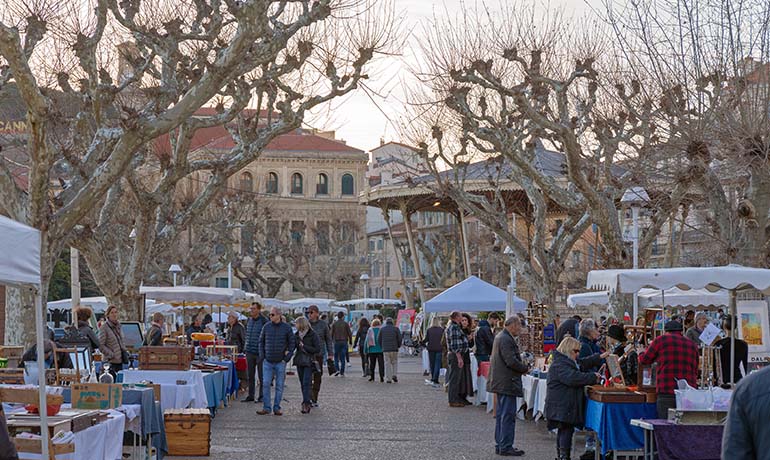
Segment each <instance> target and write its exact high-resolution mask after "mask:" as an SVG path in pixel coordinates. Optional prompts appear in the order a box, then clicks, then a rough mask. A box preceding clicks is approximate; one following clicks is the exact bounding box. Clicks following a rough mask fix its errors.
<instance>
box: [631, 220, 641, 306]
mask: <svg viewBox="0 0 770 460" xmlns="http://www.w3.org/2000/svg"><path fill="white" fill-rule="evenodd" d="M639 209H640V208H639V206H631V215H632V216H633V221H634V234H633V239H634V270H636V269H637V268H639ZM638 314H639V295H638V292H634V318H636V316H637V315H638Z"/></svg>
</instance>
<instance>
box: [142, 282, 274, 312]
mask: <svg viewBox="0 0 770 460" xmlns="http://www.w3.org/2000/svg"><path fill="white" fill-rule="evenodd" d="M139 292H141V293H142V294H144V295H146V296H147V297H149V298H152V299H155V301H156V302H167V303H178V304H184V306H191V307H192V306H204V305H205V306H209V305H213V306H218V305H221V306H231V305H243V306H246V305H248V304H249V303H250V302H251V301H252V300H254V299H256V300H259V296H257V295H256V294H247V293H246V292H244V291H242V290H241V289H234V288H214V287H199V286H175V287H153V286H142V287H141V288H140V289H139Z"/></svg>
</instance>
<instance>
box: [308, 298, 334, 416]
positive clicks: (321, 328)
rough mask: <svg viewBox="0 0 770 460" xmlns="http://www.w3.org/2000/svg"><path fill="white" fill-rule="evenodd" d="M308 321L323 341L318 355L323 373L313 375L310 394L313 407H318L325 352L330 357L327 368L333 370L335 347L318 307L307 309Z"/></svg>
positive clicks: (317, 359)
mask: <svg viewBox="0 0 770 460" xmlns="http://www.w3.org/2000/svg"><path fill="white" fill-rule="evenodd" d="M307 319H308V321H310V327H312V328H313V330H314V331H315V333H316V334H318V339H319V340H320V341H321V352H320V353H318V355H316V361H318V369H320V370H321V372H314V373H313V388H312V390H311V392H310V399H311V403H312V405H313V407H318V393H320V392H321V381H322V379H323V375H324V373H323V360H324V351H326V356H327V357H328V359H327V360H326V366H327V367H328V368H329V369H332V368H333V367H334V361H332V356H334V345H333V344H332V333H331V329H329V323H327V322H326V321H325V320H323V319H320V312H319V310H318V305H310V306H309V307H307Z"/></svg>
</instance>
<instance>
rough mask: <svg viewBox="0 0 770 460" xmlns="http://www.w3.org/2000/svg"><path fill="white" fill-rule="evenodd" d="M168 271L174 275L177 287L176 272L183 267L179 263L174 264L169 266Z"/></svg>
mask: <svg viewBox="0 0 770 460" xmlns="http://www.w3.org/2000/svg"><path fill="white" fill-rule="evenodd" d="M168 271H169V272H171V273H172V274H173V275H174V287H176V274H177V273H180V272H181V271H182V267H180V266H179V265H177V264H172V265H171V266H170V267H168Z"/></svg>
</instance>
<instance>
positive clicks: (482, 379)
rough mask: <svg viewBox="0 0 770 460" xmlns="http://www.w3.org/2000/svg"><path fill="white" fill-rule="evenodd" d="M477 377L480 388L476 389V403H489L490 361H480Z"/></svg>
mask: <svg viewBox="0 0 770 460" xmlns="http://www.w3.org/2000/svg"><path fill="white" fill-rule="evenodd" d="M477 379H478V380H477V381H478V387H479V388H478V390H476V401H475V402H474V404H475V405H477V406H480V405H481V404H488V403H487V379H489V361H486V362H481V363H479V370H478V376H477Z"/></svg>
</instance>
